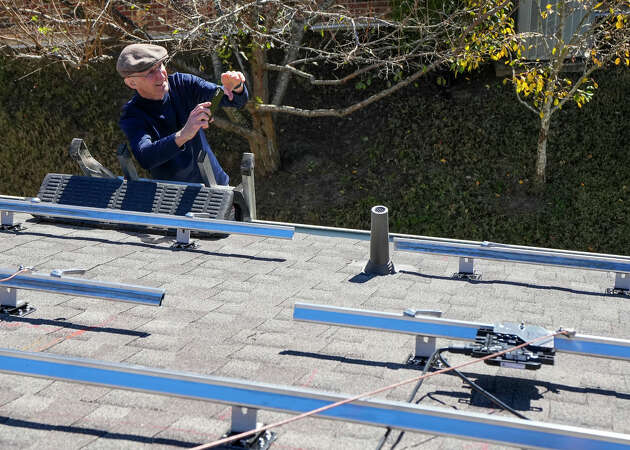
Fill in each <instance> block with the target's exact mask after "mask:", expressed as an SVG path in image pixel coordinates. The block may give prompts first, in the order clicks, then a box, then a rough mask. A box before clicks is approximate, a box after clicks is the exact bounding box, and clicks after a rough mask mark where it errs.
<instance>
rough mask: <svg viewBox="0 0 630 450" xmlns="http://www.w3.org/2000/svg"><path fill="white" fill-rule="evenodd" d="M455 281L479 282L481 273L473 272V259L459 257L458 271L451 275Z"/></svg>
mask: <svg viewBox="0 0 630 450" xmlns="http://www.w3.org/2000/svg"><path fill="white" fill-rule="evenodd" d="M453 278H454V279H456V280H466V281H478V280H481V273H479V272H475V258H467V257H465V256H460V257H459V269H458V271H457V272H456V273H454V274H453Z"/></svg>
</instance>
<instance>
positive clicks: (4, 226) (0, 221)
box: [0, 211, 25, 231]
mask: <svg viewBox="0 0 630 450" xmlns="http://www.w3.org/2000/svg"><path fill="white" fill-rule="evenodd" d="M24 229H25V228H22V224H20V223H15V214H14V213H13V212H12V211H2V212H0V231H22V230H24Z"/></svg>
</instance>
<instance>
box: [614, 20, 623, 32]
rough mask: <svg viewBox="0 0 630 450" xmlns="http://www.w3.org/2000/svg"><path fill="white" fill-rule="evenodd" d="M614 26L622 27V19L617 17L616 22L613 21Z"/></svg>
mask: <svg viewBox="0 0 630 450" xmlns="http://www.w3.org/2000/svg"><path fill="white" fill-rule="evenodd" d="M615 28H616V29H618V30H619V29H621V28H623V21H622V20H620V19H619V18H617V22H616V23H615Z"/></svg>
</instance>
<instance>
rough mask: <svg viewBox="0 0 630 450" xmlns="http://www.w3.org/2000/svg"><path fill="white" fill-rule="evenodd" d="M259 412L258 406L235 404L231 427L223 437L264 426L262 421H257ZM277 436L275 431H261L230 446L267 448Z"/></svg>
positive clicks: (261, 449) (251, 448)
mask: <svg viewBox="0 0 630 450" xmlns="http://www.w3.org/2000/svg"><path fill="white" fill-rule="evenodd" d="M257 414H258V410H257V409H256V408H245V407H241V406H237V405H233V406H232V424H231V428H230V430H229V431H228V432H227V433H225V434H224V435H223V436H222V437H221V439H223V438H227V437H230V436H234V435H236V434H240V433H243V432H245V431H250V430H253V429H256V428H260V427H262V426H263V424H262V423H258V422H256V418H257ZM276 437H277V435H276V433H274V432H273V431H261V432H259V433H256V434H253V435H251V436H248V437H246V438H244V439H240V440H238V441H236V442H233V443H231V444H230V448H234V449H237V448H238V449H241V448H243V449H250V450H267V449H268V448H269V447H270V446H271V443H272V442H273V441H275V440H276Z"/></svg>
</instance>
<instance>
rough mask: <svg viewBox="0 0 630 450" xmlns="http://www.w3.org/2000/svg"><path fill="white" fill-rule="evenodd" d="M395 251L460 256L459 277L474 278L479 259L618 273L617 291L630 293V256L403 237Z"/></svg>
mask: <svg viewBox="0 0 630 450" xmlns="http://www.w3.org/2000/svg"><path fill="white" fill-rule="evenodd" d="M394 250H403V251H411V252H421V253H432V254H437V255H446V256H457V257H459V274H458V275H462V274H469V275H473V269H474V268H473V264H474V259H475V258H479V259H487V260H493V261H504V262H516V263H525V264H542V265H553V266H558V267H567V268H572V269H589V270H600V271H606V272H615V273H616V278H615V286H614V288H613V289H615V290H618V291H623V290H626V291H627V290H630V258H629V257H627V256H618V255H605V254H589V253H585V252H573V251H568V250H555V249H548V248H536V247H519V246H512V245H507V244H496V243H492V242H478V243H470V242H456V241H455V242H443V241H434V240H430V239H403V238H394ZM615 293H616V292H615Z"/></svg>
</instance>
